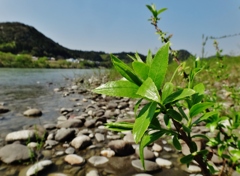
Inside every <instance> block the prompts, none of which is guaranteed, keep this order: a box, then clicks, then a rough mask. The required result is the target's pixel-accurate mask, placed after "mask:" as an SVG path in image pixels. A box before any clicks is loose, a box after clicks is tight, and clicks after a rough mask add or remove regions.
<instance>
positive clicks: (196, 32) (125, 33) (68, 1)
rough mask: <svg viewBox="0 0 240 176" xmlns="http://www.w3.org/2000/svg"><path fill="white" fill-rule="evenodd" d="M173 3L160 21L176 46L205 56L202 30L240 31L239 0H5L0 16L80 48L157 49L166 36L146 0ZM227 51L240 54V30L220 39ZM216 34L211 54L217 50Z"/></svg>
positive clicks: (208, 50)
mask: <svg viewBox="0 0 240 176" xmlns="http://www.w3.org/2000/svg"><path fill="white" fill-rule="evenodd" d="M152 3H154V4H156V6H157V8H163V7H166V8H168V10H167V11H165V12H164V13H163V14H162V15H161V21H160V22H159V27H160V28H161V29H162V30H163V31H165V32H169V34H173V37H172V39H171V42H172V48H173V49H175V50H178V49H186V50H188V51H189V52H191V53H192V54H196V55H198V56H201V50H202V34H204V35H205V36H216V37H218V36H223V35H229V34H236V33H240V9H239V7H240V1H239V0H201V1H200V0H151V1H150V0H135V1H133V0H121V1H117V0H0V22H6V21H11V22H13V21H14V22H16V21H17V22H22V23H24V24H27V25H30V26H33V27H35V28H36V29H37V30H39V31H40V32H42V33H43V34H44V35H45V36H47V37H49V38H51V39H52V40H54V41H55V42H57V43H59V44H61V45H63V46H65V47H67V48H70V49H78V50H85V51H89V50H93V51H104V52H108V53H113V52H121V51H132V52H136V51H137V52H139V53H142V54H146V53H147V51H148V50H149V49H151V50H152V51H153V52H155V51H156V50H157V49H158V48H159V47H161V45H162V44H161V42H160V40H159V39H158V36H157V35H156V34H155V31H154V28H153V26H151V24H150V23H149V21H147V19H148V18H149V17H150V16H151V14H150V12H149V10H148V9H147V8H146V6H145V5H146V4H152ZM218 42H219V46H220V48H222V49H223V51H224V53H225V54H232V55H240V36H236V37H230V38H225V39H220V40H218ZM212 43H213V40H208V41H207V44H206V46H205V51H206V55H207V56H209V55H213V54H214V53H215V50H214V47H213V45H212Z"/></svg>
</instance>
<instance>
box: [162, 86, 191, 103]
mask: <svg viewBox="0 0 240 176" xmlns="http://www.w3.org/2000/svg"><path fill="white" fill-rule="evenodd" d="M194 93H195V91H194V90H193V89H181V90H178V91H176V92H174V93H172V94H171V95H169V96H168V97H167V98H166V99H165V100H164V101H163V104H164V105H166V104H168V103H172V102H174V101H176V100H181V99H184V98H186V97H189V96H191V95H193V94H194Z"/></svg>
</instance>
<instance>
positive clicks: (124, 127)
mask: <svg viewBox="0 0 240 176" xmlns="http://www.w3.org/2000/svg"><path fill="white" fill-rule="evenodd" d="M106 127H107V128H108V129H109V130H112V131H129V130H132V129H133V124H132V123H128V122H118V123H107V124H106Z"/></svg>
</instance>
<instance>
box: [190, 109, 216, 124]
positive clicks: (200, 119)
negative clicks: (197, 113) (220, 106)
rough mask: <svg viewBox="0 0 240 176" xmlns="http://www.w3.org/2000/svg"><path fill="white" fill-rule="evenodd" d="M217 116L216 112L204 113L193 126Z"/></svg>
mask: <svg viewBox="0 0 240 176" xmlns="http://www.w3.org/2000/svg"><path fill="white" fill-rule="evenodd" d="M215 114H218V111H211V112H207V113H205V114H204V115H203V116H201V117H200V118H199V119H197V120H196V121H195V122H194V123H193V124H198V123H200V122H202V121H204V120H207V119H208V118H209V117H211V116H213V115H215Z"/></svg>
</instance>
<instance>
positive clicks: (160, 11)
mask: <svg viewBox="0 0 240 176" xmlns="http://www.w3.org/2000/svg"><path fill="white" fill-rule="evenodd" d="M165 10H167V8H162V9H160V10H158V11H157V14H158V15H159V14H160V13H162V12H164V11H165Z"/></svg>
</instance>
